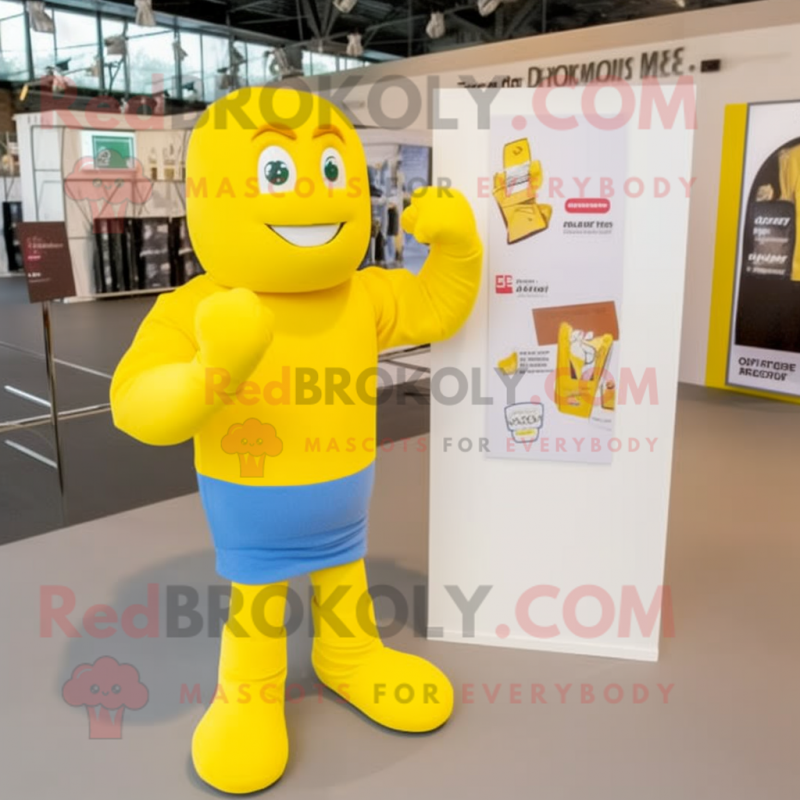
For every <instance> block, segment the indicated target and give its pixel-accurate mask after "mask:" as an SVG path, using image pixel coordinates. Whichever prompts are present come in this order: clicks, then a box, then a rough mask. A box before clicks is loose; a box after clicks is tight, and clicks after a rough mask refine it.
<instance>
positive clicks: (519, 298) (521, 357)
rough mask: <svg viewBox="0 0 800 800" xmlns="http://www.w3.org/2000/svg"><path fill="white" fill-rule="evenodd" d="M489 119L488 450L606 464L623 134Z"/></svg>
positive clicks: (615, 358) (617, 326)
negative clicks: (490, 172)
mask: <svg viewBox="0 0 800 800" xmlns="http://www.w3.org/2000/svg"><path fill="white" fill-rule="evenodd" d="M575 120H576V123H577V124H576V125H575V126H574V127H572V128H571V129H566V130H565V129H564V128H563V127H562V128H561V129H559V130H556V129H554V127H553V126H548V125H547V124H545V123H543V122H542V121H541V120H540V119H537V118H536V117H535V116H533V115H529V116H515V117H511V116H509V117H503V116H501V117H493V118H492V128H491V135H490V147H491V154H490V163H491V165H492V174H491V175H490V176H489V181H488V188H489V191H490V193H491V196H492V198H493V201H492V206H493V207H492V209H491V211H490V222H489V270H490V299H489V386H488V393H489V396H490V398H491V403H490V404H489V405H487V413H488V420H487V435H488V439H489V442H488V452H489V455H490V456H493V457H500V458H522V459H539V460H551V461H573V462H574V461H579V462H587V463H595V464H608V463H611V461H612V459H613V453H614V445H613V441H615V440H613V437H614V417H615V414H616V413H617V412H616V408H617V375H618V364H619V351H620V345H621V342H620V338H621V337H620V330H621V325H622V320H621V319H620V317H619V309H620V308H621V302H622V270H623V235H624V231H623V222H624V219H625V191H624V186H625V181H626V179H627V177H628V176H627V175H626V165H627V134H626V131H625V130H624V129H621V130H603V129H601V128H600V127H599V126H597V125H595V124H592V122H591V121H590V120H588V119H587V118H585V117H575Z"/></svg>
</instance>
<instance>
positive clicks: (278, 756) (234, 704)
mask: <svg viewBox="0 0 800 800" xmlns="http://www.w3.org/2000/svg"><path fill="white" fill-rule="evenodd" d="M287 587H288V583H286V582H283V583H276V584H272V585H270V586H244V585H242V584H236V583H235V584H233V587H232V594H231V611H230V615H229V618H228V622H227V623H226V625H225V628H224V629H223V632H222V651H221V654H220V664H219V685H218V687H217V691H216V694H215V697H214V700H213V702H212V704H211V706H210V707H209V709H208V711H206V713H205V716H204V717H203V719H202V720H201V721H200V724H199V725H198V726H197V729H196V730H195V732H194V738H193V739H192V760H193V761H194V766H195V769H196V770H197V774H198V775H199V776H200V777H201V778H202V779H203V780H204V781H205V782H206V783H208V784H210V785H211V786H213V787H214V788H215V789H219V790H220V791H222V792H228V793H231V794H244V793H247V792H255V791H259V790H261V789H266V788H267V786H270V785H271V784H273V783H275V781H277V780H278V778H280V777H281V775H282V774H283V771H284V769H285V767H286V761H287V759H288V757H289V743H288V739H287V737H286V721H285V718H284V693H285V684H286V629H285V628H284V625H283V623H284V612H285V609H286V590H287Z"/></svg>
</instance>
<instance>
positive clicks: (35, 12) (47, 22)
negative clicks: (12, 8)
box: [28, 2, 56, 33]
mask: <svg viewBox="0 0 800 800" xmlns="http://www.w3.org/2000/svg"><path fill="white" fill-rule="evenodd" d="M28 15H29V17H30V21H31V29H32V30H34V31H36V32H37V33H55V31H56V26H55V23H54V22H53V18H52V17H51V16H50V15H49V14H48V13H47V11H45V8H44V3H34V2H30V3H28Z"/></svg>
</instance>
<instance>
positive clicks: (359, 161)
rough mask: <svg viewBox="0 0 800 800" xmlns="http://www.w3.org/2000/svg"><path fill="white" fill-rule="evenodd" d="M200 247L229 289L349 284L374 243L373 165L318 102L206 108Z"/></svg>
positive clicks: (331, 110) (194, 220)
mask: <svg viewBox="0 0 800 800" xmlns="http://www.w3.org/2000/svg"><path fill="white" fill-rule="evenodd" d="M186 208H187V218H188V223H189V232H190V234H191V238H192V243H193V246H194V249H195V251H196V253H197V255H198V257H199V259H200V262H201V263H202V265H203V267H204V268H205V270H206V272H207V273H208V274H209V275H210V276H211V277H212V278H213V279H214V280H215V281H216V282H217V283H220V284H222V285H223V286H230V287H244V288H247V289H251V290H252V291H255V292H311V291H319V290H321V289H329V288H331V287H333V286H337V285H338V284H340V283H343V282H344V281H346V280H347V279H348V278H349V277H350V276H351V275H352V273H353V272H354V271H355V270H356V269H357V268H358V266H359V264H360V263H361V262H362V260H363V257H364V255H365V253H366V250H367V246H368V244H369V237H370V227H371V210H370V195H369V182H368V178H367V164H366V158H365V156H364V149H363V147H362V145H361V142H360V140H359V138H358V136H357V134H356V132H355V130H354V129H353V127H352V125H351V124H350V122H349V121H348V120H347V118H346V117H345V116H344V115H343V114H342V112H341V111H339V110H338V109H337V108H336V107H335V106H334V105H332V104H331V103H329V102H328V101H327V100H324V99H323V98H321V97H317V96H315V95H311V94H308V93H305V92H298V91H295V90H294V89H288V88H245V89H239V90H238V91H236V92H233V93H232V94H230V95H228V96H227V97H225V98H222V99H221V100H217V101H216V102H215V103H213V104H212V105H211V106H209V107H208V109H206V111H205V112H204V114H203V115H202V117H201V118H200V120H199V121H198V123H197V126H196V127H195V130H194V131H193V133H192V137H191V140H190V142H189V149H188V153H187V158H186Z"/></svg>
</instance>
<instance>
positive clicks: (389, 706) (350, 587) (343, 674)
mask: <svg viewBox="0 0 800 800" xmlns="http://www.w3.org/2000/svg"><path fill="white" fill-rule="evenodd" d="M311 583H312V585H313V586H314V602H313V603H312V609H313V614H314V627H315V633H316V636H315V639H314V648H313V651H312V656H311V658H312V662H313V665H314V670H315V671H316V673H317V676H318V677H319V679H320V681H322V683H324V684H325V685H326V686H327V687H328V688H329V689H331V690H332V691H334V692H336V693H337V694H339V695H341V697H343V698H344V699H345V700H347V701H348V702H349V703H351V704H352V705H354V706H355V707H356V708H357V709H359V711H361V712H363V713H364V714H366V715H367V716H368V717H369V718H370V719H372V720H374V721H375V722H378V723H380V724H381V725H384V726H386V727H387V728H392V729H394V730H398V731H406V732H408V733H423V732H425V731H432V730H434V729H436V728H438V727H440V726H441V725H443V724H444V723H445V722H447V720H448V719H449V717H450V714H451V712H452V710H453V687H452V686H451V685H450V681H449V680H448V679H447V677H446V676H445V675H444V673H442V672H441V671H440V670H439V669H437V668H436V667H435V666H433V664H430V663H429V662H428V661H425V659H423V658H419V657H418V656H413V655H409V654H407V653H399V652H398V651H396V650H392V649H391V648H389V647H385V646H384V644H383V642H381V640H380V638H379V636H378V632H377V629H376V625H375V613H374V610H373V607H372V599H371V598H370V596H369V592H368V589H367V574H366V570H365V568H364V562H363V561H356V562H353V563H352V564H345V565H344V566H341V567H331V568H330V569H324V570H320V571H319V572H313V573H312V574H311Z"/></svg>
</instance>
